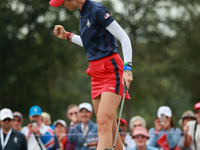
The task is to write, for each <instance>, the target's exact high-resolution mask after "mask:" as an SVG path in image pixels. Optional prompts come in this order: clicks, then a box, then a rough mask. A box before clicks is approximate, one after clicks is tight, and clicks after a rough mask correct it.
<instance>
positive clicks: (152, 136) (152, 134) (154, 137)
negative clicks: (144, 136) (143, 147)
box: [149, 128, 158, 147]
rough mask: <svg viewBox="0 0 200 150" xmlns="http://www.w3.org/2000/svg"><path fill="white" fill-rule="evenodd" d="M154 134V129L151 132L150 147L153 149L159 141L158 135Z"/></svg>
mask: <svg viewBox="0 0 200 150" xmlns="http://www.w3.org/2000/svg"><path fill="white" fill-rule="evenodd" d="M154 132H155V129H154V128H151V129H150V130H149V146H153V147H155V146H156V142H157V140H158V135H156V134H155V133H154Z"/></svg>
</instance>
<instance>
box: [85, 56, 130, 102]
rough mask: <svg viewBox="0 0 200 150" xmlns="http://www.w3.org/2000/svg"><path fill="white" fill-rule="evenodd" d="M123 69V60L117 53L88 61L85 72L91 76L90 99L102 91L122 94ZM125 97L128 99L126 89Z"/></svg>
mask: <svg viewBox="0 0 200 150" xmlns="http://www.w3.org/2000/svg"><path fill="white" fill-rule="evenodd" d="M123 69H124V62H123V60H122V59H121V57H120V56H119V54H117V53H115V54H113V55H111V56H107V57H104V58H102V59H99V60H94V61H90V62H89V67H88V69H87V71H86V73H87V74H88V75H89V76H90V77H91V97H92V99H94V98H96V97H98V96H99V95H101V93H103V92H112V93H115V94H118V95H121V96H123V91H124V85H123V84H122V75H123ZM125 99H130V96H129V94H128V90H127V92H126V97H125Z"/></svg>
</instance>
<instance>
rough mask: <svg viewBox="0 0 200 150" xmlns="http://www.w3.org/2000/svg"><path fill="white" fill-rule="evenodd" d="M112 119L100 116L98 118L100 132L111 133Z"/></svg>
mask: <svg viewBox="0 0 200 150" xmlns="http://www.w3.org/2000/svg"><path fill="white" fill-rule="evenodd" d="M111 120H112V118H111V117H109V116H106V115H98V116H97V127H98V132H101V133H104V132H110V130H111V129H112V121H111Z"/></svg>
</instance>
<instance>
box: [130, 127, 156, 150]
mask: <svg viewBox="0 0 200 150" xmlns="http://www.w3.org/2000/svg"><path fill="white" fill-rule="evenodd" d="M132 138H133V139H134V140H135V143H136V146H135V147H134V148H132V149H129V150H158V149H157V148H155V147H152V146H148V145H147V144H146V143H147V140H148V139H149V135H148V131H147V129H146V128H145V127H142V126H138V127H136V128H135V129H134V132H133V135H132Z"/></svg>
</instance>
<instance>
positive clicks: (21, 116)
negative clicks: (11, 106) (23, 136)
mask: <svg viewBox="0 0 200 150" xmlns="http://www.w3.org/2000/svg"><path fill="white" fill-rule="evenodd" d="M13 117H19V118H20V119H21V120H23V115H22V114H21V113H20V112H18V111H15V112H14V113H13Z"/></svg>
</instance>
